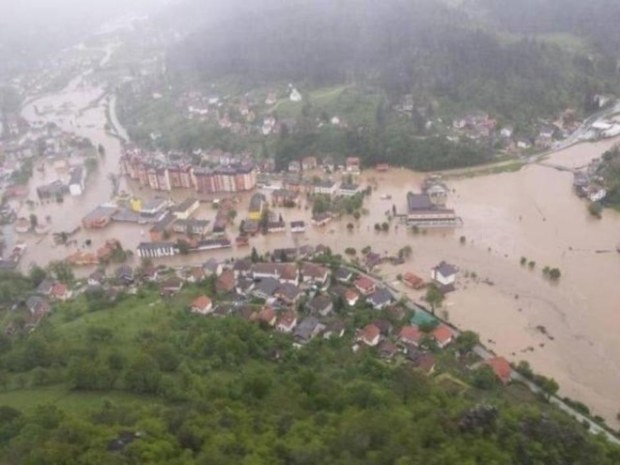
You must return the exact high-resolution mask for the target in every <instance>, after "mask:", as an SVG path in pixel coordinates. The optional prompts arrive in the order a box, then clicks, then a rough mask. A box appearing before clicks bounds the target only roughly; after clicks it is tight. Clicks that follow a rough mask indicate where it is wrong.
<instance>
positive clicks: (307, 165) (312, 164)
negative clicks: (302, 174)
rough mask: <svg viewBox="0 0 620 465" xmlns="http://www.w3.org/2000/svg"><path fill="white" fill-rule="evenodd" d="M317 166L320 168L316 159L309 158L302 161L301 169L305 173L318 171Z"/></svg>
mask: <svg viewBox="0 0 620 465" xmlns="http://www.w3.org/2000/svg"><path fill="white" fill-rule="evenodd" d="M317 166H318V163H317V160H316V157H313V156H308V157H304V158H302V160H301V169H302V170H304V171H309V170H313V169H316V167H317Z"/></svg>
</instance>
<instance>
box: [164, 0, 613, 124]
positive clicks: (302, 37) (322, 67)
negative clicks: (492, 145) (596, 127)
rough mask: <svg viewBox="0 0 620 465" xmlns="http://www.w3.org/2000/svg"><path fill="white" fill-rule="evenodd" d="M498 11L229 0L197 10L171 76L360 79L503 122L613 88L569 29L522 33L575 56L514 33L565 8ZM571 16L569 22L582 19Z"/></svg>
mask: <svg viewBox="0 0 620 465" xmlns="http://www.w3.org/2000/svg"><path fill="white" fill-rule="evenodd" d="M597 1H598V2H599V3H601V2H603V0H597ZM532 2H534V0H530V2H529V3H532ZM235 3H236V4H235ZM451 3H453V4H458V2H451ZM508 3H510V2H505V1H503V0H478V1H474V2H462V3H460V4H458V5H459V6H450V5H449V4H448V2H445V3H444V2H441V1H435V0H385V1H382V2H370V1H366V0H363V1H360V0H340V1H337V2H335V1H328V0H318V1H312V2H309V1H285V0H255V1H253V2H241V3H239V2H232V4H231V5H230V6H229V7H228V8H220V9H217V10H213V11H211V10H209V9H208V8H207V9H204V10H203V11H205V12H207V11H208V12H209V14H208V15H206V13H205V16H208V18H209V19H208V20H207V21H206V23H205V25H204V26H203V27H202V28H199V29H198V30H197V32H194V33H192V34H190V35H189V36H188V37H187V38H186V39H185V40H183V41H181V42H180V43H178V44H176V46H175V47H174V48H173V49H172V50H170V53H169V63H170V69H171V70H177V71H178V70H181V71H187V70H191V71H197V72H199V73H202V74H204V75H205V76H207V77H221V76H226V75H231V74H235V75H242V76H244V77H245V78H246V79H248V80H249V81H250V82H251V83H252V82H256V83H264V82H266V81H267V82H268V81H270V80H294V81H303V82H304V83H306V84H308V85H313V86H321V85H327V84H334V83H341V82H356V83H360V82H361V83H366V84H373V85H378V86H379V87H381V88H382V89H384V90H385V91H386V92H387V94H388V95H389V96H398V95H402V94H404V93H414V94H415V95H417V96H420V95H427V96H429V95H430V96H433V97H438V98H445V99H448V100H451V101H455V102H459V103H462V102H467V103H471V104H472V105H475V106H478V107H484V108H485V109H487V110H489V111H495V112H496V113H497V114H499V115H503V116H506V117H507V118H510V119H512V116H513V113H517V114H518V115H521V114H523V115H527V116H532V115H540V114H551V113H553V112H556V111H558V110H560V109H562V108H566V107H567V106H571V105H572V106H574V105H575V104H576V103H581V102H583V97H584V96H585V95H590V94H592V93H606V92H614V91H615V90H616V88H617V86H618V82H617V81H618V79H617V78H618V76H617V71H616V62H615V58H614V57H612V56H608V55H605V54H603V53H593V51H597V52H598V51H600V50H602V49H590V48H588V47H589V46H590V43H591V42H592V41H590V40H589V38H588V37H589V36H588V37H585V36H584V35H583V34H582V30H581V29H577V28H574V30H573V28H571V24H572V23H571V21H570V20H569V19H566V20H564V21H563V24H564V26H563V27H562V29H555V30H554V29H552V28H551V27H550V26H549V27H546V28H545V27H543V26H544V24H545V23H541V24H540V25H539V26H536V25H535V23H534V22H532V26H531V27H532V28H533V31H534V32H537V31H539V30H540V31H542V32H570V33H571V34H573V33H574V34H575V35H574V37H573V38H574V42H578V43H580V44H581V42H583V47H572V48H571V47H565V46H563V44H559V43H558V42H557V41H550V40H546V39H547V38H541V37H538V36H535V35H532V34H530V35H525V34H522V33H528V32H530V31H528V30H527V28H526V27H525V26H523V27H521V28H520V29H517V27H516V26H517V25H518V21H519V20H518V19H517V18H524V21H526V20H527V21H529V17H530V16H536V11H538V10H537V8H539V9H540V11H542V12H546V11H547V10H548V9H545V8H543V6H544V4H547V3H549V4H553V5H563V4H564V3H565V2H560V1H559V0H558V1H551V0H549V1H548V2H542V1H539V2H534V3H539V4H540V7H539V6H536V5H535V8H533V10H532V11H531V12H530V10H527V9H525V8H521V9H520V8H519V7H514V6H513V7H510V8H509V7H508V6H506V5H505V4H508ZM516 3H519V2H516ZM574 3H576V2H572V1H571V2H570V4H571V5H573V4H574ZM558 8H559V6H558ZM617 9H618V8H615V10H617ZM556 10H557V8H556V9H553V10H549V11H552V12H555V11H556ZM505 11H511V12H514V14H508V15H506V14H504V13H505ZM570 11H571V16H570V17H571V18H572V17H574V16H575V15H577V13H576V11H581V10H579V9H576V8H575V9H571V10H570ZM520 12H521V13H520ZM526 13H527V14H526ZM549 14H551V13H549ZM546 15H547V13H545V15H543V17H541V18H539V19H540V21H539V22H542V21H543V18H544V17H546ZM567 15H568V14H565V15H564V16H563V17H565V16H567ZM597 16H598V17H600V16H601V14H598V15H597ZM532 21H533V20H532ZM515 23H516V24H515ZM536 24H537V23H536ZM514 31H516V33H515V32H514ZM618 35H619V36H620V34H618Z"/></svg>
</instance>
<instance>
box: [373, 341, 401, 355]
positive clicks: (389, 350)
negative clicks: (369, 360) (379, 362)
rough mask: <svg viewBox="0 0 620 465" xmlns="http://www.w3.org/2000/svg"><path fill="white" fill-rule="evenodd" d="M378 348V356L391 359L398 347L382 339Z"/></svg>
mask: <svg viewBox="0 0 620 465" xmlns="http://www.w3.org/2000/svg"><path fill="white" fill-rule="evenodd" d="M378 350H379V356H380V357H381V358H383V359H386V360H391V359H393V358H394V357H395V356H396V354H397V353H398V347H397V346H396V344H394V343H392V342H390V341H388V340H384V341H382V342H381V344H379V347H378Z"/></svg>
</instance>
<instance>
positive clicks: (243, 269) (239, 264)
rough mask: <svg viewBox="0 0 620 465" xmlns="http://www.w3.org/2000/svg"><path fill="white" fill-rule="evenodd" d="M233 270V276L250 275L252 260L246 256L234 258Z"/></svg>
mask: <svg viewBox="0 0 620 465" xmlns="http://www.w3.org/2000/svg"><path fill="white" fill-rule="evenodd" d="M233 272H234V275H235V278H240V277H243V276H246V277H247V276H252V262H251V261H250V260H249V259H247V258H243V259H240V260H235V263H234V264H233Z"/></svg>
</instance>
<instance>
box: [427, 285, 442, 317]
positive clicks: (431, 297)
mask: <svg viewBox="0 0 620 465" xmlns="http://www.w3.org/2000/svg"><path fill="white" fill-rule="evenodd" d="M425 299H426V301H427V302H428V303H429V305H430V306H431V311H432V312H433V315H434V314H435V309H436V308H437V307H440V306H441V304H442V303H443V300H444V295H443V293H442V292H441V291H440V290H439V288H438V287H437V285H435V284H431V285H429V286H428V289H427V290H426V296H425Z"/></svg>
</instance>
